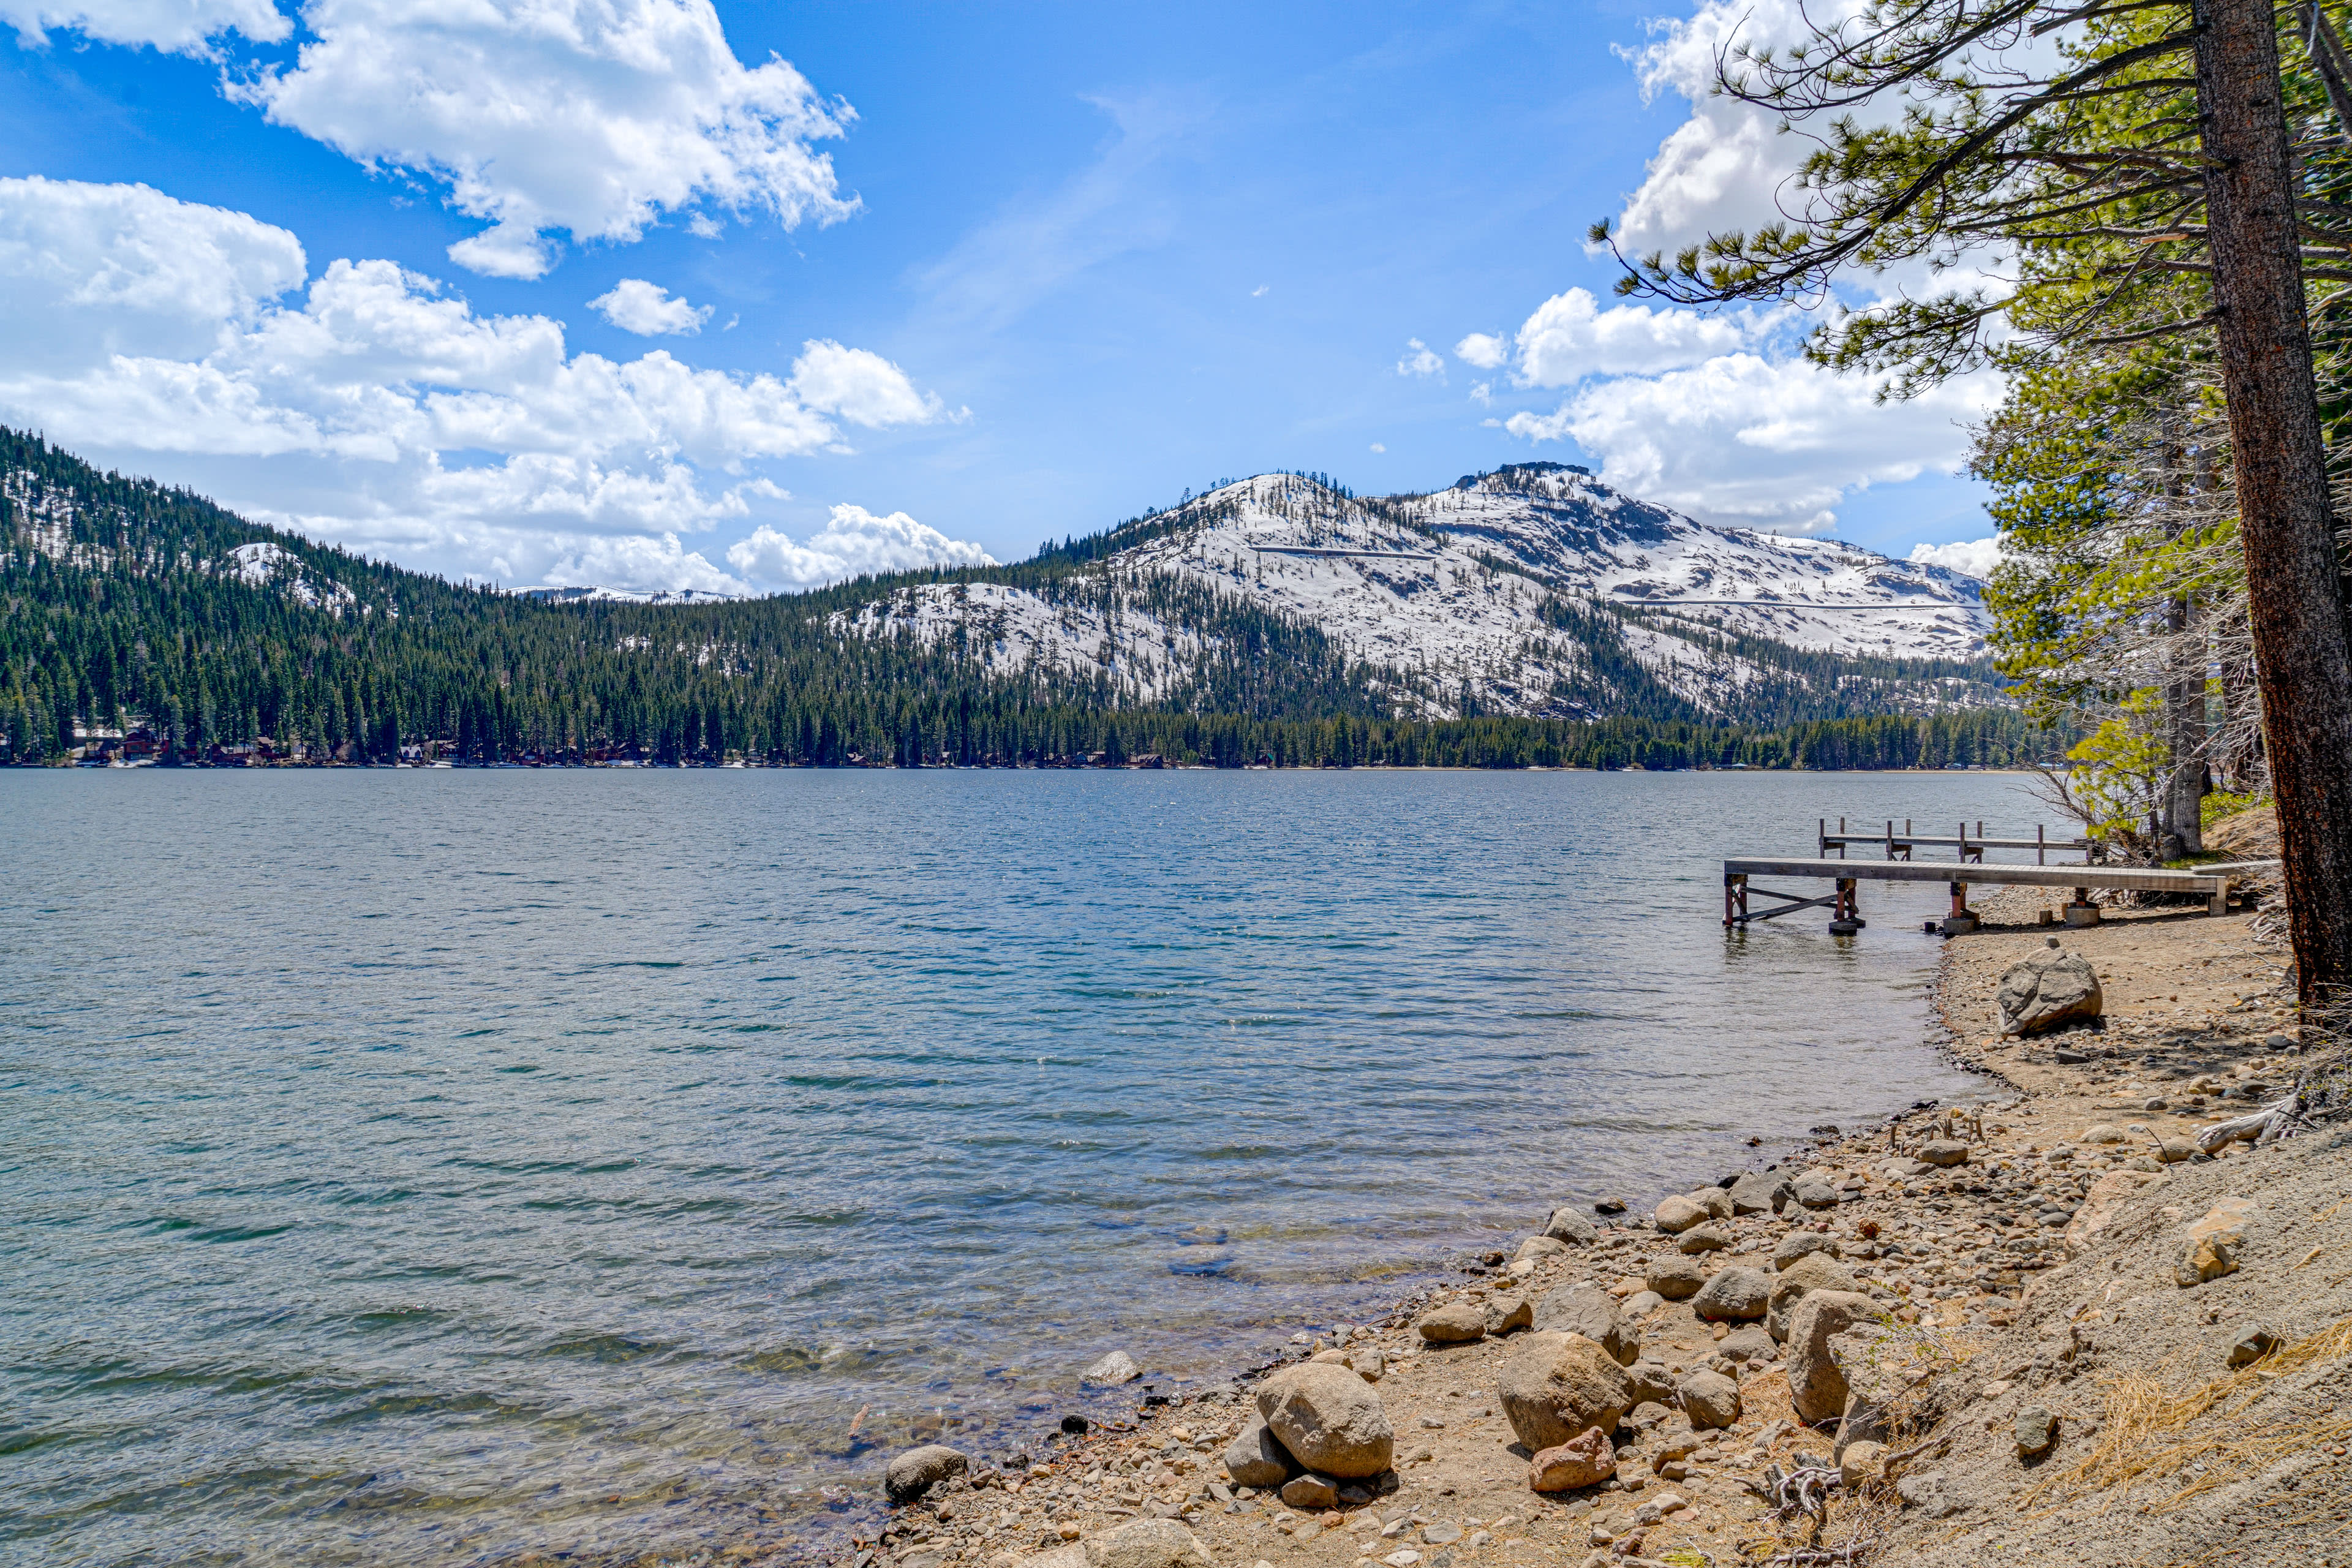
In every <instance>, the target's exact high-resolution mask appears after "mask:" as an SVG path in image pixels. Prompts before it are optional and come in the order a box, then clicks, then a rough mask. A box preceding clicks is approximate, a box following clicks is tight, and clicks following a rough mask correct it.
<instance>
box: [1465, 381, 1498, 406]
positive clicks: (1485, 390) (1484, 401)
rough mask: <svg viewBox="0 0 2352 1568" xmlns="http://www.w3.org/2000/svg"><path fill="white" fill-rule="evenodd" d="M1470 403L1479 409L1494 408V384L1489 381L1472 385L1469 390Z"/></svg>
mask: <svg viewBox="0 0 2352 1568" xmlns="http://www.w3.org/2000/svg"><path fill="white" fill-rule="evenodd" d="M1470 401H1471V402H1473V403H1475V404H1476V405H1478V406H1479V407H1481V408H1492V407H1494V406H1495V384H1494V383H1493V382H1491V381H1481V382H1476V383H1474V384H1472V386H1471V388H1470Z"/></svg>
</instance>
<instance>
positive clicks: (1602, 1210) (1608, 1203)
mask: <svg viewBox="0 0 2352 1568" xmlns="http://www.w3.org/2000/svg"><path fill="white" fill-rule="evenodd" d="M1625 1206H1626V1205H1625V1200H1624V1199H1623V1198H1602V1199H1601V1201H1600V1202H1599V1203H1597V1204H1594V1205H1592V1212H1593V1213H1594V1214H1623V1213H1624V1212H1625Z"/></svg>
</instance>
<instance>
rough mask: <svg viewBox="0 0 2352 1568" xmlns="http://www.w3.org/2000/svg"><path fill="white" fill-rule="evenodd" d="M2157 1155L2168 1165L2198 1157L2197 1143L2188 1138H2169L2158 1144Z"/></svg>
mask: <svg viewBox="0 0 2352 1568" xmlns="http://www.w3.org/2000/svg"><path fill="white" fill-rule="evenodd" d="M2156 1157H2157V1158H2158V1160H2160V1161H2162V1162H2163V1163H2165V1164H2168V1165H2178V1164H2179V1163H2181V1162H2182V1161H2184V1160H2194V1159H2195V1158H2197V1145H2196V1144H2194V1143H2191V1142H2189V1140H2188V1139H2186V1138H2167V1139H2165V1140H2164V1141H2163V1142H2160V1143H2158V1145H2157V1146H2156Z"/></svg>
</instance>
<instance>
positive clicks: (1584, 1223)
mask: <svg viewBox="0 0 2352 1568" xmlns="http://www.w3.org/2000/svg"><path fill="white" fill-rule="evenodd" d="M1544 1234H1545V1235H1546V1236H1548V1237H1551V1238H1552V1239H1553V1240H1554V1241H1558V1242H1562V1243H1565V1244H1566V1245H1568V1246H1570V1247H1590V1246H1591V1245H1592V1244H1593V1243H1594V1242H1596V1241H1599V1240H1600V1239H1601V1227H1600V1226H1597V1225H1595V1224H1593V1223H1592V1222H1591V1220H1589V1219H1587V1218H1585V1217H1584V1216H1583V1215H1580V1214H1579V1213H1577V1212H1576V1211H1575V1210H1574V1209H1571V1208H1557V1209H1554V1210H1552V1211H1551V1218H1550V1219H1549V1220H1547V1221H1546V1222H1545V1223H1544Z"/></svg>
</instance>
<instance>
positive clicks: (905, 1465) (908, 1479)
mask: <svg viewBox="0 0 2352 1568" xmlns="http://www.w3.org/2000/svg"><path fill="white" fill-rule="evenodd" d="M970 1469H971V1456H970V1455H969V1454H964V1453H961V1452H959V1451H958V1450H956V1449H954V1448H950V1447H945V1446H944V1445H942V1444H939V1443H929V1444H926V1445H924V1446H923V1447H919V1448H909V1449H908V1450H907V1451H906V1452H905V1453H903V1454H901V1455H899V1456H898V1458H895V1459H893V1460H891V1461H890V1468H888V1469H887V1470H885V1471H884V1472H883V1475H882V1488H883V1490H885V1491H887V1493H889V1496H890V1500H891V1501H892V1502H895V1503H909V1502H912V1501H914V1500H916V1499H917V1498H919V1497H921V1496H922V1495H923V1494H924V1493H925V1492H927V1491H929V1490H930V1489H932V1488H933V1487H935V1486H937V1485H939V1484H940V1482H941V1481H943V1480H946V1479H948V1478H949V1477H950V1476H961V1475H962V1474H964V1473H965V1472H966V1471H968V1470H970Z"/></svg>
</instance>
